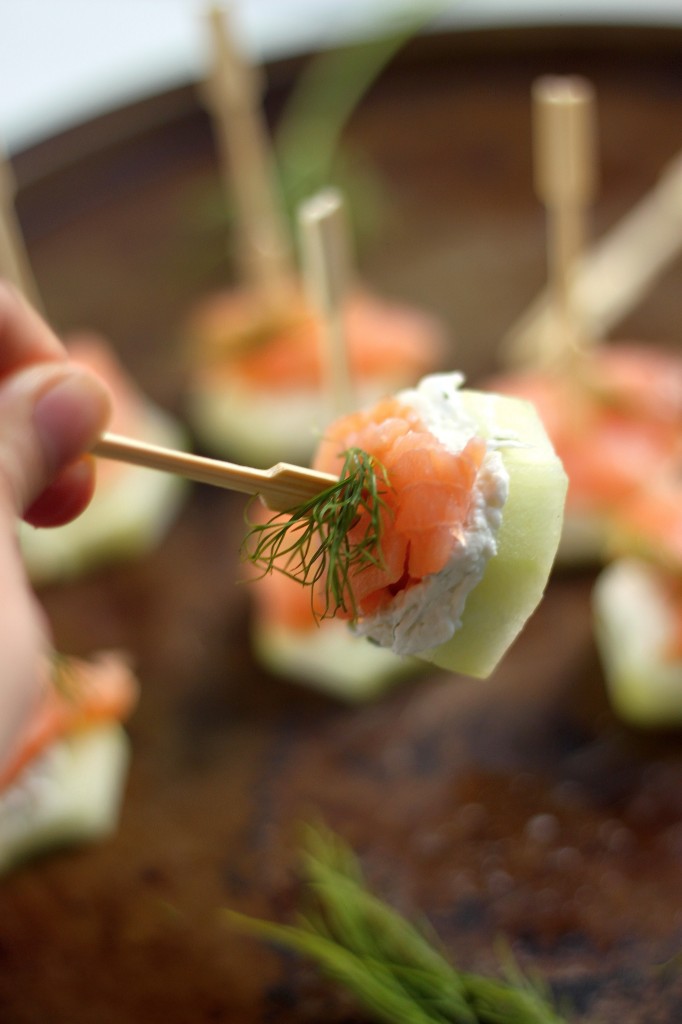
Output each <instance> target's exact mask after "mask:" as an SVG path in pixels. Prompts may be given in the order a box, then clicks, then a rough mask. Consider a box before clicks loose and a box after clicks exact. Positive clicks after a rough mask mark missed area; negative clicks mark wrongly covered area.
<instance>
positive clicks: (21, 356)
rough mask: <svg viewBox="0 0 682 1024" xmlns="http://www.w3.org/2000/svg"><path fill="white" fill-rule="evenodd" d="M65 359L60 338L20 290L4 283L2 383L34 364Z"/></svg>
mask: <svg viewBox="0 0 682 1024" xmlns="http://www.w3.org/2000/svg"><path fill="white" fill-rule="evenodd" d="M64 359H66V351H65V349H64V346H63V345H62V343H61V342H60V341H59V339H58V338H57V336H56V334H54V333H53V332H52V331H51V330H50V328H49V327H48V326H47V324H46V323H45V321H44V320H43V319H42V317H41V316H40V315H39V314H38V313H37V312H36V310H35V309H33V307H32V306H31V305H30V304H29V303H28V302H27V301H26V299H25V298H24V297H23V296H22V295H21V293H20V292H18V291H17V290H16V288H14V287H13V286H12V285H11V284H9V283H8V282H7V281H4V280H0V380H1V379H2V378H3V377H5V376H7V374H9V373H12V372H13V371H14V370H17V369H20V368H22V367H24V366H28V365H29V364H31V363H39V362H45V361H50V360H64Z"/></svg>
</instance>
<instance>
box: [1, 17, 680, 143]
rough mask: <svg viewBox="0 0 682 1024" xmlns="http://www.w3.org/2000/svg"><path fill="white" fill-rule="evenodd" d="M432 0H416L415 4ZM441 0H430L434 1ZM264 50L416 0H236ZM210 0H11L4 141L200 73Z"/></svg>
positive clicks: (473, 20)
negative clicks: (205, 15)
mask: <svg viewBox="0 0 682 1024" xmlns="http://www.w3.org/2000/svg"><path fill="white" fill-rule="evenodd" d="M420 2H421V3H426V2H427V0H413V2H412V4H411V7H412V8H413V9H414V7H415V5H416V6H419V3H420ZM429 2H430V0H429ZM442 3H443V6H444V7H445V8H446V13H445V15H444V16H443V17H442V19H441V20H442V21H443V22H444V23H447V24H448V25H449V26H453V25H454V26H455V27H461V28H463V29H466V28H469V27H483V26H487V25H514V24H544V23H547V22H553V23H556V22H559V23H561V22H564V23H566V24H568V23H573V24H575V23H589V22H597V21H601V22H604V21H607V22H611V23H625V24H633V23H634V24H648V25H655V24H670V25H682V0H452V2H448V0H442ZM231 6H232V8H233V11H234V19H235V27H236V28H237V30H238V34H239V36H240V37H241V39H242V41H243V44H244V47H245V49H246V50H247V52H249V53H250V54H251V55H252V56H253V57H254V58H257V59H263V58H266V57H270V56H281V55H283V54H286V53H295V52H299V51H302V50H306V49H310V48H315V47H320V46H326V45H330V44H333V43H334V42H336V41H338V40H342V39H345V38H349V37H353V36H356V35H357V34H358V33H361V32H362V31H364V30H365V29H366V28H367V27H371V26H372V25H376V24H381V22H382V20H383V19H384V18H385V17H386V16H390V15H391V14H392V13H393V14H395V13H396V12H400V11H403V10H405V8H406V6H407V4H406V0H233V2H232V4H231ZM205 9H206V2H205V0H0V142H2V143H3V144H4V146H5V148H6V149H8V150H9V151H10V152H11V151H14V150H17V149H21V148H23V147H24V146H27V145H30V144H31V143H33V142H36V141H39V140H40V139H41V138H42V137H45V136H48V135H50V134H53V133H54V132H56V131H58V130H60V129H62V128H64V127H68V126H70V125H73V124H77V123H80V122H82V121H84V120H87V119H88V118H89V117H91V116H93V115H95V114H97V113H101V112H103V111H105V110H107V109H109V108H111V107H116V106H119V105H121V104H124V103H126V102H128V101H130V100H133V99H136V98H139V97H142V96H145V95H148V94H150V93H154V92H157V91H160V90H162V89H164V88H168V87H172V86H173V85H177V84H182V83H185V82H187V81H189V80H193V79H196V78H198V77H200V75H201V72H202V68H203V67H204V60H205V49H204V47H205V38H204V34H203V30H202V17H203V14H204V11H205Z"/></svg>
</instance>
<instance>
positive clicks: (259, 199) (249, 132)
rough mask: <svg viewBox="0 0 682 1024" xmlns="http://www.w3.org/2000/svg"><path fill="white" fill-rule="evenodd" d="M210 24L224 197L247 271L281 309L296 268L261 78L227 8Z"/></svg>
mask: <svg viewBox="0 0 682 1024" xmlns="http://www.w3.org/2000/svg"><path fill="white" fill-rule="evenodd" d="M208 24H209V30H210V38H211V43H212V50H213V64H212V68H211V71H210V74H209V76H208V78H207V81H206V82H205V84H204V90H203V93H204V97H205V101H206V105H207V106H208V108H209V110H210V112H211V115H212V118H213V124H214V131H215V136H216V144H217V147H218V156H219V160H220V169H221V173H222V177H223V182H224V188H225V193H226V195H227V196H229V197H230V199H232V198H234V201H235V202H236V206H237V217H238V220H239V232H240V234H241V242H242V263H243V267H242V272H243V275H244V277H245V278H246V280H247V281H250V282H251V284H252V285H253V286H254V287H256V288H257V289H259V291H260V292H261V294H262V297H263V301H264V302H265V303H268V304H269V305H271V306H273V305H274V306H275V307H276V306H278V305H279V304H280V303H281V302H282V301H284V300H286V298H287V296H288V295H289V293H290V289H291V280H292V277H293V270H292V265H291V253H290V245H289V238H288V231H287V229H286V226H285V223H284V217H283V214H282V211H281V209H280V204H279V201H278V199H277V192H276V186H275V171H274V161H273V157H272V152H271V147H270V144H269V139H268V132H267V128H266V125H265V119H264V117H263V112H262V106H261V95H262V86H261V83H260V75H259V72H258V69H257V68H255V67H254V66H253V65H251V64H249V63H248V62H247V60H246V59H245V58H244V55H243V54H242V53H241V51H240V48H239V47H238V45H237V43H236V41H235V38H234V35H233V33H232V31H231V28H230V25H229V21H228V17H227V12H226V11H225V10H224V9H222V8H221V7H219V6H213V7H210V8H209V10H208Z"/></svg>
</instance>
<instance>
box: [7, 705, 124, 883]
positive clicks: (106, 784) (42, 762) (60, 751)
mask: <svg viewBox="0 0 682 1024" xmlns="http://www.w3.org/2000/svg"><path fill="white" fill-rule="evenodd" d="M128 761H129V741H128V737H127V735H126V733H125V731H124V730H123V728H122V726H120V725H119V724H118V723H106V724H104V725H98V726H93V727H90V728H87V729H83V730H82V731H80V732H78V733H74V734H73V735H71V736H69V737H67V738H65V739H63V740H60V741H59V742H58V743H55V744H53V746H51V747H50V748H49V749H48V750H47V751H46V752H45V753H44V754H43V755H42V756H41V757H39V758H37V759H36V761H35V762H33V763H32V764H30V765H29V766H28V767H27V768H26V769H25V770H24V772H22V774H21V775H20V776H19V778H18V779H16V780H15V782H14V783H13V784H12V785H11V786H10V787H9V788H8V789H7V791H6V792H5V793H3V794H2V796H1V797H0V874H3V873H5V872H7V871H9V870H10V869H11V868H13V867H15V866H16V865H17V864H19V863H20V862H21V861H24V860H26V859H27V858H29V857H33V856H35V855H37V854H39V853H43V852H46V851H47V850H49V849H52V848H55V847H61V846H65V845H70V844H72V843H77V842H85V841H93V840H97V839H101V838H104V837H105V836H107V835H109V834H110V833H111V832H112V831H113V830H114V829H115V827H116V825H117V822H118V812H119V807H120V802H121V795H122V791H123V784H124V780H125V775H126V769H127V766H128Z"/></svg>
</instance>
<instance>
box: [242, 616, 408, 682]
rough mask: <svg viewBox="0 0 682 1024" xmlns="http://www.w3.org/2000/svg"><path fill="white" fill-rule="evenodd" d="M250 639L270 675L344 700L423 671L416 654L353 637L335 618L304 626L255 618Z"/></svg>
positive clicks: (344, 625) (343, 623)
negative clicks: (265, 622)
mask: <svg viewBox="0 0 682 1024" xmlns="http://www.w3.org/2000/svg"><path fill="white" fill-rule="evenodd" d="M251 642H252V646H253V650H254V652H255V654H256V657H257V658H258V659H259V661H260V662H261V663H262V664H263V665H265V666H266V668H268V669H270V671H271V672H273V673H274V674H276V675H279V676H283V677H285V678H288V679H292V680H293V681H295V682H299V683H304V684H306V685H308V686H310V687H312V688H313V689H316V690H321V691H322V692H323V693H328V694H331V695H332V696H334V697H338V698H340V699H342V700H345V701H349V702H360V701H363V700H371V699H372V698H374V697H377V696H378V695H379V694H380V693H383V692H385V691H386V690H387V689H389V687H390V686H392V685H393V684H394V683H396V682H398V681H399V680H401V679H407V678H408V677H409V676H411V675H414V674H415V673H416V672H419V671H420V670H423V665H421V663H420V662H419V661H418V660H417V659H416V658H409V657H401V656H400V655H398V654H393V652H392V651H389V650H386V648H384V647H378V646H377V645H376V644H373V643H371V642H370V641H369V640H366V639H364V638H363V637H357V636H353V634H352V633H351V632H349V630H348V626H347V625H346V623H345V622H341V621H338V620H331V619H329V620H324V621H323V622H321V623H320V625H319V626H313V627H312V628H311V629H309V630H305V631H302V630H294V629H290V628H289V627H288V626H273V625H271V624H268V625H261V624H259V623H258V622H256V623H254V625H253V626H252V629H251Z"/></svg>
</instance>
